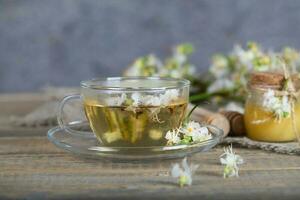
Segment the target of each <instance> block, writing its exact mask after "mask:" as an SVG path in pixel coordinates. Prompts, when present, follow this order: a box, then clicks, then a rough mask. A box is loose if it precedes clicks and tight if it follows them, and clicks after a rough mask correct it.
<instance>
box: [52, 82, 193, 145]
mask: <svg viewBox="0 0 300 200" xmlns="http://www.w3.org/2000/svg"><path fill="white" fill-rule="evenodd" d="M189 86H190V82H189V81H188V80H184V79H174V78H159V77H111V78H100V79H93V80H88V81H82V82H81V92H80V94H76V95H70V96H67V97H65V98H64V99H63V101H62V102H61V104H60V107H59V112H58V116H57V119H58V123H59V125H60V127H61V128H63V129H64V130H66V131H67V132H68V133H70V134H72V135H74V136H79V137H85V138H89V137H92V138H94V137H96V138H97V139H98V141H99V142H100V143H101V144H102V145H104V146H108V147H109V146H111V147H139V146H140V147H143V146H164V145H166V143H167V140H166V139H165V134H166V132H167V131H169V130H171V129H176V128H178V127H179V126H180V125H181V123H182V121H183V119H184V118H185V116H186V112H187V105H188V101H189ZM74 99H80V100H81V101H82V105H83V108H84V111H85V115H86V118H87V121H88V123H89V126H90V128H91V129H92V131H93V133H91V132H85V131H79V130H74V129H72V128H71V126H70V125H69V124H68V123H66V122H65V121H64V118H63V116H64V107H65V105H66V103H67V102H68V101H70V100H74Z"/></svg>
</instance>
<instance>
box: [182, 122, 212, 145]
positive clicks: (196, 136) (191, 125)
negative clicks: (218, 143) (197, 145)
mask: <svg viewBox="0 0 300 200" xmlns="http://www.w3.org/2000/svg"><path fill="white" fill-rule="evenodd" d="M179 130H180V132H182V133H183V134H185V135H186V136H189V137H191V139H192V141H193V142H200V141H205V140H209V139H211V138H212V136H211V134H210V133H209V130H208V128H207V127H205V126H201V125H200V124H199V123H197V122H194V121H189V122H188V123H187V124H185V125H184V126H182V127H181V128H180V129H179Z"/></svg>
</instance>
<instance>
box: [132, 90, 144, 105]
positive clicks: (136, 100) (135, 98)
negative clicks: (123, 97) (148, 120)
mask: <svg viewBox="0 0 300 200" xmlns="http://www.w3.org/2000/svg"><path fill="white" fill-rule="evenodd" d="M131 99H132V100H133V103H132V106H134V107H137V106H139V105H140V104H141V103H142V95H141V94H140V93H138V92H135V93H132V95H131Z"/></svg>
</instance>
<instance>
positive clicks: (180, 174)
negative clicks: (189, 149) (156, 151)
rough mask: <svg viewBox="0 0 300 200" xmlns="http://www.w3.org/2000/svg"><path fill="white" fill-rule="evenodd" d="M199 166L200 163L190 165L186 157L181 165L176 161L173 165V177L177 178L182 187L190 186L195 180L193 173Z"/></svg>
mask: <svg viewBox="0 0 300 200" xmlns="http://www.w3.org/2000/svg"><path fill="white" fill-rule="evenodd" d="M198 167H199V165H194V164H190V165H189V164H188V163H187V158H186V157H185V158H184V159H183V160H182V162H181V165H180V164H179V163H176V164H174V165H173V166H172V169H171V175H172V177H173V178H177V181H178V184H179V186H180V187H183V186H190V185H192V182H193V179H192V176H193V173H194V172H195V171H196V170H197V168H198Z"/></svg>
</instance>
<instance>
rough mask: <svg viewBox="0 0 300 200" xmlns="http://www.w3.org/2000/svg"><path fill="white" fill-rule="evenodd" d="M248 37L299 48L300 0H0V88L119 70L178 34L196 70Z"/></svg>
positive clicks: (74, 80)
mask: <svg viewBox="0 0 300 200" xmlns="http://www.w3.org/2000/svg"><path fill="white" fill-rule="evenodd" d="M248 40H255V41H258V42H260V43H262V44H263V45H264V46H265V47H266V48H274V49H278V48H280V47H282V46H285V45H290V46H292V47H295V48H300V1H297V0H264V1H263V0H226V1H225V0H222V1H221V0H220V1H218V0H48V1H46V0H16V1H14V0H0V92H19V91H33V90H37V89H39V88H41V87H43V86H46V85H51V86H77V85H78V84H79V81H80V80H83V79H89V78H92V77H99V76H117V75H120V74H121V73H122V71H123V70H124V67H126V66H128V65H129V64H130V63H131V62H132V60H133V59H134V58H136V57H138V56H141V55H144V54H148V53H155V54H157V55H158V56H159V57H164V56H166V55H167V54H169V53H170V47H171V46H174V45H176V44H178V43H181V42H191V43H192V44H194V45H195V47H196V52H195V54H194V55H193V57H192V62H193V63H194V64H195V65H196V66H197V67H198V71H199V72H200V71H203V70H205V69H207V67H208V65H209V60H210V57H211V55H212V54H213V53H215V52H228V51H229V50H230V49H231V48H232V46H233V45H234V44H235V43H241V44H245V42H246V41H248Z"/></svg>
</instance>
